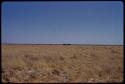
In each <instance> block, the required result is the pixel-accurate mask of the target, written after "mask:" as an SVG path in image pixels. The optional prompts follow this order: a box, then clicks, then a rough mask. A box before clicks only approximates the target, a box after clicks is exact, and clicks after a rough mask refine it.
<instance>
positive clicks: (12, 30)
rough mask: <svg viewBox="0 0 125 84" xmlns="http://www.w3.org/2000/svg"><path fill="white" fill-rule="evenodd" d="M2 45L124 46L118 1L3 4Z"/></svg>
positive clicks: (121, 18) (121, 8)
mask: <svg viewBox="0 0 125 84" xmlns="http://www.w3.org/2000/svg"><path fill="white" fill-rule="evenodd" d="M1 22H2V28H1V29H2V31H1V33H2V44H4V43H12V44H13V43H16V44H99V45H102V44H103V45H123V3H122V2H121V1H88V2H87V1H78V2H77V1H75V2H73V1H72V2H67V1H66V2H65V1H61V2H54V1H53V2H49V1H48V2H42V1H41V2H9V1H8V2H3V3H2V18H1Z"/></svg>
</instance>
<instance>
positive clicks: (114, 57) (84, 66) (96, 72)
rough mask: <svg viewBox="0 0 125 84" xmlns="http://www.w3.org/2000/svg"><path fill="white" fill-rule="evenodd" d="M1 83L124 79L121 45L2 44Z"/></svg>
mask: <svg viewBox="0 0 125 84" xmlns="http://www.w3.org/2000/svg"><path fill="white" fill-rule="evenodd" d="M1 56H2V82H14V83H15V82H16V83H18V82H19V83H45V82H47V83H63V82H68V83H74V82H75V83H78V82H79V83H88V82H99V83H100V82H104V83H105V82H122V81H123V46H92V45H88V46H85V45H2V55H1Z"/></svg>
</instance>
